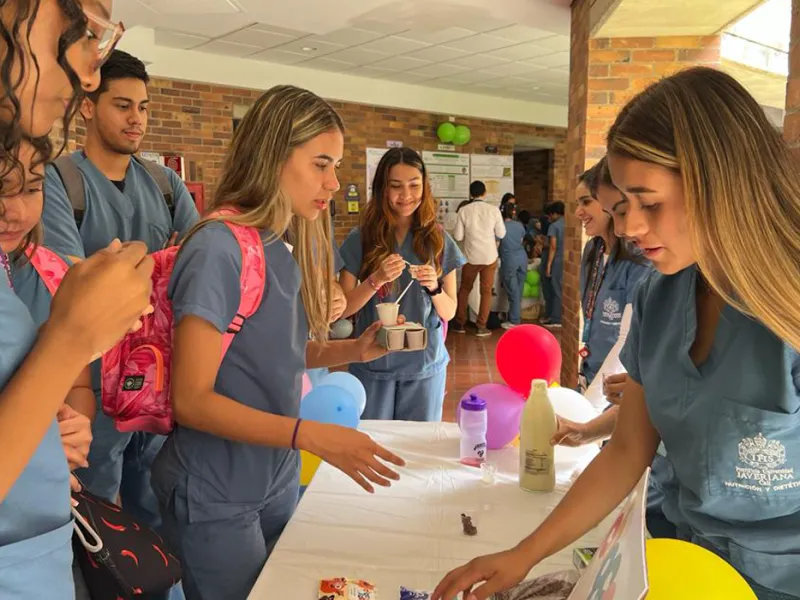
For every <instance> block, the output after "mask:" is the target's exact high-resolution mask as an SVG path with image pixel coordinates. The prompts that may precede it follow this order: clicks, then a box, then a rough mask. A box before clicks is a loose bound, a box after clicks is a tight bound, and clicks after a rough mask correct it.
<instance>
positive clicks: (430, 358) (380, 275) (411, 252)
mask: <svg viewBox="0 0 800 600" xmlns="http://www.w3.org/2000/svg"><path fill="white" fill-rule="evenodd" d="M340 251H341V253H342V258H343V259H344V265H345V266H344V269H343V270H342V272H341V274H340V277H339V281H340V282H341V284H342V288H343V289H344V291H345V293H346V294H347V313H351V314H352V313H355V314H356V327H355V329H356V333H361V332H363V331H366V330H367V328H368V327H369V326H370V325H371V324H372V323H373V322H374V321H375V320H376V319H377V315H378V313H377V309H376V308H375V307H376V305H377V304H378V303H379V302H392V301H395V300H396V299H397V297H398V296H399V294H400V293H402V291H403V290H404V289H405V288H406V286H408V285H409V284H411V287H410V288H409V290H408V291H407V292H406V294H405V295H404V296H403V298H402V299H401V300H400V313H401V314H402V315H404V316H405V318H406V319H407V320H408V321H413V322H415V323H420V324H422V325H423V326H424V327H426V328H427V330H428V346H427V347H426V348H425V349H424V350H422V351H417V352H398V353H395V354H391V355H389V356H386V357H384V358H382V359H380V360H376V361H373V362H371V363H369V364H354V365H351V366H350V372H351V373H352V374H353V375H355V376H356V377H358V378H359V379H360V380H361V383H363V384H364V387H365V388H366V390H367V407H366V409H365V411H364V415H363V418H364V419H396V420H402V421H439V420H441V418H442V404H443V403H444V393H445V382H446V377H447V363H448V362H450V356H449V354H448V353H447V349H446V348H445V346H444V335H443V331H442V323H447V322H448V321H450V320H451V319H452V318H453V317H454V316H455V311H456V297H457V289H456V269H457V268H458V267H460V266H461V265H463V264H465V262H466V259H465V258H464V255H463V254H461V251H460V250H459V249H458V246H456V243H455V241H453V238H451V237H450V235H449V234H448V233H447V232H445V231H444V229H443V228H442V226H441V225H439V223H437V221H436V201H435V200H434V198H433V195H432V194H431V189H430V183H429V181H428V177H427V173H426V170H425V165H424V163H423V162H422V158H421V157H420V155H419V154H418V153H417V152H415V151H414V150H412V149H411V148H391V149H389V150H388V151H387V152H386V154H384V155H383V158H381V161H380V162H379V163H378V167H377V170H376V171H375V178H374V180H373V182H372V199H371V200H370V202H369V204H368V205H367V208H366V210H365V211H364V215H363V217H362V220H361V226H360V227H357V228H356V229H353V231H351V232H350V235H348V236H347V239H346V240H345V241H344V244H342V247H341V250H340ZM415 280H416V281H415ZM412 282H413V283H412Z"/></svg>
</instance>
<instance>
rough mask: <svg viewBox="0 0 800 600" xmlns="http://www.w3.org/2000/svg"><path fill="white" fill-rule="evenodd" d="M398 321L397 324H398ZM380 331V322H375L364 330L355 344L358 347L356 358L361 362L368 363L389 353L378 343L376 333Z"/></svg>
mask: <svg viewBox="0 0 800 600" xmlns="http://www.w3.org/2000/svg"><path fill="white" fill-rule="evenodd" d="M399 322H400V321H399V319H398V323H399ZM380 329H381V322H380V321H376V322H375V323H373V324H372V325H370V326H369V327H367V328H366V329H365V330H364V333H362V334H361V335H360V336H359V337H358V339H357V340H356V344H357V346H358V358H359V360H360V361H361V362H370V361H373V360H375V359H378V358H380V357H382V356H386V355H387V354H388V353H389V351H388V350H387V349H386V348H384V347H383V346H381V345H380V344H379V343H378V332H379V331H380Z"/></svg>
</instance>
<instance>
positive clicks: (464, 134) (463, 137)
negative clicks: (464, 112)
mask: <svg viewBox="0 0 800 600" xmlns="http://www.w3.org/2000/svg"><path fill="white" fill-rule="evenodd" d="M471 137H472V134H471V133H470V131H469V127H467V126H466V125H459V126H458V127H456V130H455V135H454V136H453V143H454V144H455V145H456V146H463V145H464V144H467V143H469V140H470V138H471Z"/></svg>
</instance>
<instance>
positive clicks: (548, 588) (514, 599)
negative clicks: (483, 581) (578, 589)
mask: <svg viewBox="0 0 800 600" xmlns="http://www.w3.org/2000/svg"><path fill="white" fill-rule="evenodd" d="M579 577H580V575H579V574H578V572H577V571H563V572H560V573H551V574H549V575H542V576H541V577H537V578H536V579H533V580H531V581H523V582H522V583H520V584H519V585H517V586H516V587H513V588H511V589H510V590H508V591H507V592H500V593H499V594H495V595H494V596H492V598H491V600H567V598H569V595H570V594H571V593H572V588H574V587H575V584H576V583H578V579H579Z"/></svg>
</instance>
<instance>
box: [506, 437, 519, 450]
mask: <svg viewBox="0 0 800 600" xmlns="http://www.w3.org/2000/svg"><path fill="white" fill-rule="evenodd" d="M508 445H509V446H511V447H512V448H519V436H517V437H515V438H514V439H513V440H511V441H510V442H509V444H508Z"/></svg>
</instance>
